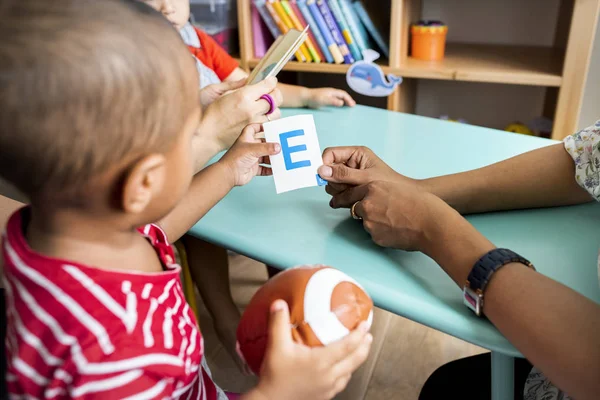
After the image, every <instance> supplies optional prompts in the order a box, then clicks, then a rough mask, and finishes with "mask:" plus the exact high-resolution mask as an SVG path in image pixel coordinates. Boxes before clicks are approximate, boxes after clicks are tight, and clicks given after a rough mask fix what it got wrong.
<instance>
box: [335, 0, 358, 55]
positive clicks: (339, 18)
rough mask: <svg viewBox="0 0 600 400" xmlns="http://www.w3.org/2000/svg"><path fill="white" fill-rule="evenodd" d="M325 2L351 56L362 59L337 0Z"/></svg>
mask: <svg viewBox="0 0 600 400" xmlns="http://www.w3.org/2000/svg"><path fill="white" fill-rule="evenodd" d="M327 4H328V5H329V9H330V10H331V13H332V14H333V17H334V18H335V21H336V22H337V24H338V26H339V28H340V31H341V32H342V36H343V38H344V40H345V41H346V44H347V45H348V48H349V49H350V53H352V57H354V59H355V60H362V53H361V51H360V49H359V48H358V46H357V45H356V41H355V40H354V35H353V34H352V31H351V30H350V25H348V22H347V21H346V18H345V17H344V14H343V13H342V9H341V7H340V2H339V0H327Z"/></svg>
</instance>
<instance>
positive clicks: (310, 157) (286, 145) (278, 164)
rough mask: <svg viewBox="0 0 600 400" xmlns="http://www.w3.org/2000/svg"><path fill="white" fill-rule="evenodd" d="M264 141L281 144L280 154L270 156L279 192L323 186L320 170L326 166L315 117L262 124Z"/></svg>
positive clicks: (302, 117) (308, 116)
mask: <svg viewBox="0 0 600 400" xmlns="http://www.w3.org/2000/svg"><path fill="white" fill-rule="evenodd" d="M263 130H264V131H265V139H266V141H267V142H270V143H279V144H280V145H281V152H280V153H279V154H277V155H275V156H271V168H273V178H274V179H275V189H276V190H277V193H278V194H279V193H284V192H289V191H290V190H295V189H300V188H305V187H310V186H323V185H326V184H327V182H326V181H324V180H323V179H321V177H320V176H319V174H318V173H317V170H318V169H319V167H320V166H321V165H323V158H322V156H321V148H320V147H319V139H318V137H317V129H316V128H315V120H314V119H313V116H312V115H296V116H294V117H288V118H283V119H278V120H276V121H272V122H267V123H265V124H263Z"/></svg>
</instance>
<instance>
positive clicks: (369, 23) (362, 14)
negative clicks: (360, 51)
mask: <svg viewBox="0 0 600 400" xmlns="http://www.w3.org/2000/svg"><path fill="white" fill-rule="evenodd" d="M352 5H353V6H354V10H355V11H356V14H358V17H359V18H360V20H361V21H362V23H363V24H364V25H365V28H367V31H369V33H370V34H371V36H372V37H373V39H374V40H375V43H377V46H379V48H380V49H381V51H382V52H383V54H385V56H386V57H388V58H389V57H390V47H389V46H388V44H387V43H386V42H385V40H384V39H383V36H381V33H379V31H378V30H377V27H375V24H374V23H373V20H371V17H370V16H369V13H367V10H366V9H365V6H364V5H363V4H362V2H360V1H355V2H354V3H352Z"/></svg>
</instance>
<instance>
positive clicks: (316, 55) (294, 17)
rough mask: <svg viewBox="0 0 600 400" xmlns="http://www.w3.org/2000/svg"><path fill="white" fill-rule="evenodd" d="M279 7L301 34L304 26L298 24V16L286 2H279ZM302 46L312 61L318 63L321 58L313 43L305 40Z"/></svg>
mask: <svg viewBox="0 0 600 400" xmlns="http://www.w3.org/2000/svg"><path fill="white" fill-rule="evenodd" d="M281 6H282V7H283V9H284V10H285V12H286V13H287V15H288V17H290V20H291V21H292V24H293V26H294V28H296V29H298V30H299V31H300V32H302V31H303V30H304V28H306V25H302V23H301V22H300V19H299V18H298V16H297V15H296V13H295V12H294V10H293V9H292V8H291V7H290V3H289V2H288V1H287V0H281ZM304 45H305V46H306V48H307V49H308V52H309V53H310V56H311V57H312V59H313V61H314V62H316V63H320V62H321V57H320V56H319V53H317V49H315V45H314V43H313V41H312V40H311V39H310V37H307V38H306V41H305V42H304Z"/></svg>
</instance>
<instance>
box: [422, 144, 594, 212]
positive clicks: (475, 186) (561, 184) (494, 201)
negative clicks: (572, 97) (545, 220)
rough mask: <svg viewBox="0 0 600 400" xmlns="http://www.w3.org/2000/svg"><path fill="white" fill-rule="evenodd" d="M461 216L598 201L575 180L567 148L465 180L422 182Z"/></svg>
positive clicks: (532, 155) (551, 149)
mask: <svg viewBox="0 0 600 400" xmlns="http://www.w3.org/2000/svg"><path fill="white" fill-rule="evenodd" d="M419 184H420V186H421V187H422V188H423V189H425V190H426V191H428V192H431V193H433V194H435V195H436V196H438V197H440V198H441V199H442V200H444V201H445V202H447V203H448V204H450V205H451V206H452V207H453V208H455V209H456V210H457V211H459V212H460V213H461V214H472V213H480V212H487V211H495V210H513V209H520V208H537V207H551V206H565V205H572V204H580V203H586V202H589V201H592V200H593V198H592V197H591V196H590V194H589V193H588V192H587V191H585V190H584V189H582V188H581V187H580V186H579V185H578V184H577V182H576V180H575V164H574V163H573V159H572V158H571V156H570V155H569V153H567V151H566V150H565V147H564V145H563V144H562V143H559V144H555V145H552V146H548V147H544V148H541V149H537V150H533V151H530V152H528V153H524V154H521V155H519V156H516V157H513V158H509V159H508V160H504V161H501V162H498V163H496V164H492V165H489V166H487V167H483V168H479V169H475V170H472V171H468V172H463V173H459V174H453V175H446V176H441V177H436V178H431V179H425V180H422V181H420V182H419Z"/></svg>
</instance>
